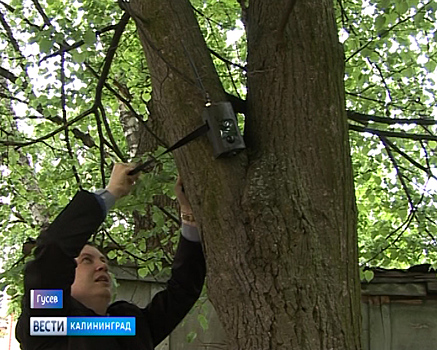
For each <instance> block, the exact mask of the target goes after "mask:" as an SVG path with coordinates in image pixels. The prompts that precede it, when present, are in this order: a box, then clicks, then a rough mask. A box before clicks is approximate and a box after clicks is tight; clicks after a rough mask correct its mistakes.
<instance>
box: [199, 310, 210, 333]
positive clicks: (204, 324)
mask: <svg viewBox="0 0 437 350" xmlns="http://www.w3.org/2000/svg"><path fill="white" fill-rule="evenodd" d="M197 320H198V321H199V323H200V326H201V327H202V329H203V331H206V330H207V329H208V320H207V319H206V317H205V315H203V314H199V315H198V316H197Z"/></svg>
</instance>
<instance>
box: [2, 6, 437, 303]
mask: <svg viewBox="0 0 437 350" xmlns="http://www.w3.org/2000/svg"><path fill="white" fill-rule="evenodd" d="M191 3H192V6H193V11H195V13H196V15H197V18H198V21H199V24H200V26H201V30H202V33H203V35H204V37H205V40H206V42H207V44H208V46H209V48H210V49H211V54H212V56H213V59H214V63H215V65H216V68H217V71H218V72H219V75H220V78H221V80H222V83H223V86H224V88H225V90H226V92H228V93H230V94H232V95H234V96H237V97H239V98H241V99H244V98H245V91H246V88H245V74H246V71H245V64H246V63H245V62H246V41H245V35H244V24H243V22H244V13H243V14H242V8H244V1H235V0H224V1H215V0H193V1H191ZM249 6H250V2H249ZM336 9H337V12H336V20H337V25H338V29H339V38H340V41H341V43H342V45H343V47H344V54H345V70H346V74H345V92H346V109H347V110H348V118H349V124H350V140H351V153H352V159H353V165H354V175H355V186H356V199H357V205H358V211H359V242H360V243H359V245H360V247H359V248H360V265H361V266H362V267H367V266H381V267H403V268H405V267H408V266H410V265H414V264H419V263H427V264H434V261H435V260H436V259H435V258H436V249H435V247H436V244H437V242H436V240H435V237H436V235H437V215H436V214H435V204H434V199H435V193H436V184H437V182H436V181H435V180H436V176H437V172H436V171H435V165H434V164H435V161H436V150H437V135H436V126H435V125H436V123H437V122H436V120H435V118H436V116H437V114H436V111H435V104H436V103H435V92H436V88H437V87H436V75H435V73H436V66H437V44H436V38H437V34H436V24H435V23H436V12H437V2H436V1H433V0H430V1H422V0H408V1H407V0H378V1H360V0H338V1H337V2H336ZM243 12H244V11H243ZM242 19H243V21H242ZM0 22H1V31H0V48H1V53H0V111H1V117H2V118H1V124H0V154H1V180H0V199H1V205H0V224H1V227H2V230H1V232H0V242H1V245H2V246H3V253H2V256H1V259H2V263H3V268H4V269H5V271H6V272H5V273H3V274H2V275H1V278H2V280H1V283H2V285H1V286H2V288H3V289H4V288H6V287H8V286H9V288H8V293H9V294H10V295H19V294H20V292H21V287H20V285H19V283H17V281H18V280H20V279H19V278H17V277H18V276H19V274H20V273H21V270H22V267H23V263H22V262H23V261H22V260H20V259H21V257H22V253H21V247H22V245H23V243H24V242H25V241H26V239H27V238H28V237H34V238H35V237H36V236H37V235H38V233H39V232H40V230H41V228H42V227H43V226H44V225H45V224H46V223H47V222H48V221H50V220H52V219H53V218H54V217H55V216H56V215H57V213H59V212H60V210H61V209H62V208H63V207H64V206H65V205H66V204H67V203H68V201H69V199H70V198H71V197H72V196H73V195H74V193H75V192H76V191H77V190H78V189H79V188H84V189H88V190H93V189H97V188H100V187H103V186H105V182H106V181H107V179H108V176H109V173H110V166H111V164H112V163H114V162H118V161H135V160H138V157H139V156H142V155H143V154H142V153H143V152H144V151H148V152H152V153H155V154H156V153H159V152H160V151H161V150H162V148H159V149H158V150H157V149H156V147H154V146H150V147H140V146H139V144H141V142H143V141H144V140H146V141H144V142H145V143H151V144H153V145H160V146H168V145H164V144H162V143H161V142H160V140H155V139H154V137H153V135H151V134H150V133H147V132H145V133H142V134H141V135H142V136H141V137H142V141H141V142H139V141H138V140H137V141H136V142H133V141H131V140H129V137H130V136H131V134H132V133H134V134H135V133H139V130H143V129H145V128H147V120H148V115H149V113H150V108H149V107H150V104H149V101H150V96H151V82H150V75H149V73H148V68H147V64H146V62H145V58H144V54H143V51H142V49H141V46H140V43H139V40H138V37H137V34H136V28H135V26H134V23H133V21H128V18H126V16H125V15H124V14H123V11H122V9H121V8H120V6H119V4H118V3H117V2H115V1H97V2H96V1H90V0H83V1H74V2H63V1H55V0H46V1H39V2H38V1H28V0H27V1H26V0H11V1H9V2H4V1H1V2H0ZM126 111H128V112H129V113H130V114H129V115H130V119H129V120H130V124H129V125H130V126H131V129H129V128H126V125H124V124H123V122H122V121H121V119H122V116H123V115H124V113H125V112H126ZM246 117H248V118H250V116H246ZM199 122H200V120H199ZM132 128H133V129H132ZM132 130H134V132H132ZM181 136H183V135H181ZM136 149H138V150H139V151H136ZM175 172H176V170H175V167H174V165H173V162H172V160H171V158H170V157H168V158H165V159H163V160H162V161H161V162H160V165H159V166H158V167H157V168H155V169H154V170H153V171H152V172H150V173H148V174H145V175H143V177H142V180H141V183H140V184H139V185H138V187H137V189H136V193H135V195H134V196H131V197H130V198H129V199H128V200H125V201H123V202H122V203H119V204H118V206H117V208H116V210H114V211H113V212H112V214H111V215H110V216H109V218H108V220H107V221H106V224H105V227H104V231H102V232H101V233H99V235H98V236H97V237H96V239H97V240H102V239H101V238H102V237H105V240H103V243H102V244H103V245H105V246H107V245H109V246H110V248H109V253H108V254H109V257H110V258H113V259H117V261H118V262H119V263H125V262H126V261H128V260H131V261H134V262H135V263H136V264H137V265H138V271H139V274H140V275H145V274H148V273H150V272H151V271H153V270H155V269H157V270H161V268H162V267H163V266H165V265H166V264H165V262H166V261H167V260H168V257H167V254H166V250H165V249H164V250H162V249H161V247H162V246H166V247H167V246H170V248H169V249H170V251H171V246H172V245H171V243H172V242H173V243H174V241H175V240H176V239H177V238H176V235H174V232H175V229H176V227H177V220H174V217H175V216H176V211H175V209H174V208H171V207H170V208H166V207H162V206H160V205H157V204H156V197H157V196H160V195H168V196H170V197H172V196H173V194H172V183H173V181H174V178H175ZM145 203H146V204H147V205H146V206H145V205H144V204H145ZM133 211H135V212H136V213H137V214H145V213H147V214H148V215H149V217H150V218H151V219H152V221H153V224H151V225H150V227H149V228H148V229H139V230H138V227H137V228H135V226H136V225H138V222H137V220H136V219H135V217H132V215H130V214H131V213H132V212H133ZM132 232H135V234H134V235H132ZM168 233H171V234H168ZM114 242H116V244H114ZM151 242H155V243H156V242H158V243H159V244H152V243H151ZM138 257H140V259H138ZM366 277H369V275H366Z"/></svg>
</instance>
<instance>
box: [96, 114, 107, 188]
mask: <svg viewBox="0 0 437 350" xmlns="http://www.w3.org/2000/svg"><path fill="white" fill-rule="evenodd" d="M94 116H95V118H96V122H97V131H98V133H99V140H100V143H99V150H100V174H101V177H102V188H105V187H106V177H105V148H104V145H105V141H104V137H103V131H102V122H101V120H100V116H99V110H98V109H96V110H95V111H94Z"/></svg>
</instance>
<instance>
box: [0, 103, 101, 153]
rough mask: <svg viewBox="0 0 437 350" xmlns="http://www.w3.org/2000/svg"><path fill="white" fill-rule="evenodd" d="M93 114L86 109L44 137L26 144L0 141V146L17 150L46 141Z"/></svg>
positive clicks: (91, 110)
mask: <svg viewBox="0 0 437 350" xmlns="http://www.w3.org/2000/svg"><path fill="white" fill-rule="evenodd" d="M93 112H94V110H93V109H92V108H91V109H88V110H87V111H85V112H83V113H82V114H80V115H78V116H77V117H76V118H73V119H71V120H69V121H68V122H67V123H66V124H65V125H63V126H62V127H60V128H58V129H56V130H54V131H52V132H50V133H48V134H47V135H45V136H41V137H39V138H37V139H33V140H30V141H28V142H19V141H9V140H0V144H2V145H5V146H16V147H17V148H21V147H25V146H29V145H32V144H35V143H38V142H41V141H44V140H47V139H49V138H50V137H53V136H55V135H56V134H58V133H60V132H61V131H63V130H65V128H68V127H69V126H70V125H73V124H74V123H77V122H78V121H80V120H82V119H83V118H85V117H86V116H88V115H90V114H91V113H93Z"/></svg>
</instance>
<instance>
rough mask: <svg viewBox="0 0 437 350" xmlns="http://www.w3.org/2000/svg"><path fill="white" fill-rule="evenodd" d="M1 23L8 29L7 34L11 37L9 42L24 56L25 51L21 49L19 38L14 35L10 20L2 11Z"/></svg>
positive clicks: (0, 14) (0, 13)
mask: <svg viewBox="0 0 437 350" xmlns="http://www.w3.org/2000/svg"><path fill="white" fill-rule="evenodd" d="M0 23H1V25H2V26H3V28H4V29H5V31H6V35H7V37H8V39H9V42H10V43H11V45H12V47H13V48H14V50H15V51H16V52H17V53H18V54H19V55H20V57H21V58H24V56H23V53H22V52H21V50H20V45H18V42H17V40H16V39H15V38H14V35H13V33H12V29H11V27H10V26H9V24H8V22H6V19H5V17H4V15H3V13H2V12H0Z"/></svg>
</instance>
